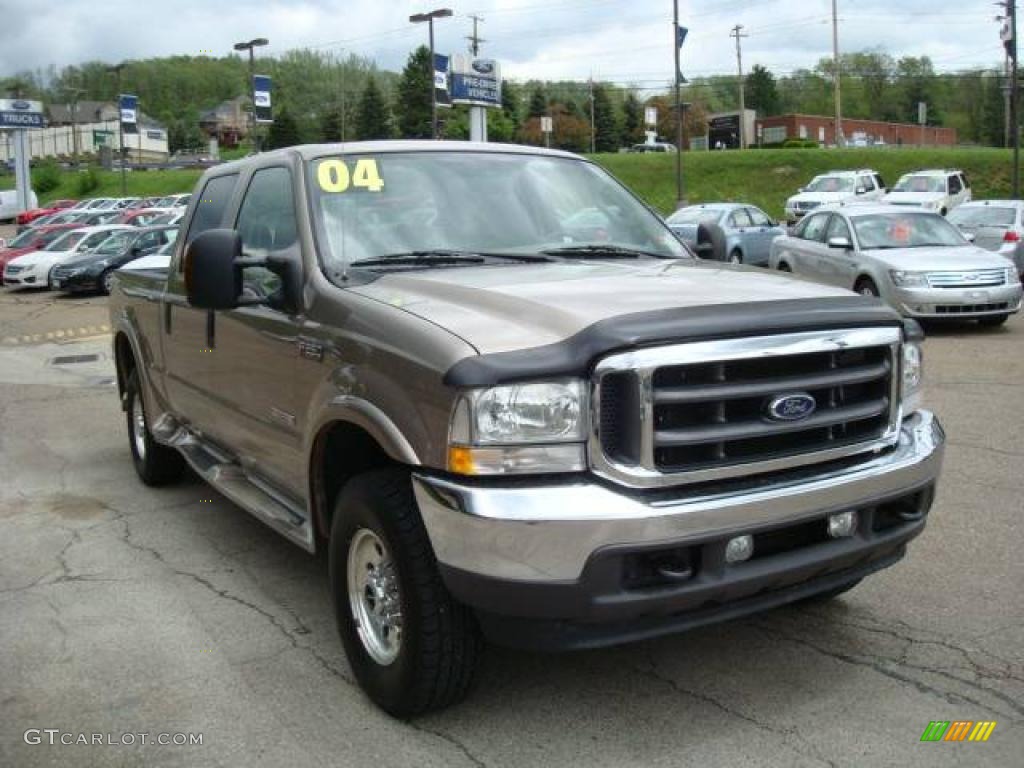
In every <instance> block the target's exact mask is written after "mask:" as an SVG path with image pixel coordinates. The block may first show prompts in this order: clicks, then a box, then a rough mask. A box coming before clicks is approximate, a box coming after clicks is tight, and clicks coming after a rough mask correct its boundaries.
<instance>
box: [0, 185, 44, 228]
mask: <svg viewBox="0 0 1024 768" xmlns="http://www.w3.org/2000/svg"><path fill="white" fill-rule="evenodd" d="M38 206H39V201H38V200H37V199H36V193H35V192H29V193H28V207H29V208H37V207H38ZM19 213H21V210H20V209H19V208H18V193H17V191H16V190H13V189H5V190H2V191H0V222H4V221H13V220H14V217H15V216H17V215H18V214H19Z"/></svg>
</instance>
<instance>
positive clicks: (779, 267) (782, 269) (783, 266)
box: [778, 261, 793, 273]
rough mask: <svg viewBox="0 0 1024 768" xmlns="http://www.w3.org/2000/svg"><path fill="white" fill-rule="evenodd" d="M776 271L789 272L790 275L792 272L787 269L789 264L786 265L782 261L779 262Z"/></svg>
mask: <svg viewBox="0 0 1024 768" xmlns="http://www.w3.org/2000/svg"><path fill="white" fill-rule="evenodd" d="M778 270H779V272H790V273H792V271H793V270H792V269H790V268H789V264H787V263H786V262H784V261H781V262H779V266H778Z"/></svg>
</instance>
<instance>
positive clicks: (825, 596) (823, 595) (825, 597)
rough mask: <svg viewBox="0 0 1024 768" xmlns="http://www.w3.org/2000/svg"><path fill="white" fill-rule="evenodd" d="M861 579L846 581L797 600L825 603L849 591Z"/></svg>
mask: <svg viewBox="0 0 1024 768" xmlns="http://www.w3.org/2000/svg"><path fill="white" fill-rule="evenodd" d="M861 581H862V580H861V579H854V580H853V581H848V582H846V583H845V584H842V585H840V586H838V587H834V588H833V589H830V590H828V591H826V592H819V593H818V594H816V595H811V596H810V597H805V598H804V599H803V600H799V601H798V602H801V603H827V602H828V601H829V600H834V599H835V598H837V597H839V596H840V595H841V594H843V593H844V592H849V591H850V590H851V589H853V588H854V587H856V586H857V585H858V584H860V583H861Z"/></svg>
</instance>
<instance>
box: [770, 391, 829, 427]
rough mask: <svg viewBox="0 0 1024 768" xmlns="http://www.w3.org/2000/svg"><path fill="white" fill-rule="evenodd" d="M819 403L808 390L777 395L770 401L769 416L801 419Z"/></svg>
mask: <svg viewBox="0 0 1024 768" xmlns="http://www.w3.org/2000/svg"><path fill="white" fill-rule="evenodd" d="M817 407H818V403H817V402H816V401H815V399H814V398H813V397H811V396H810V395H809V394H807V393H806V392H792V393H790V394H786V395H776V396H775V397H773V398H772V399H771V400H769V401H768V409H767V410H768V417H769V418H770V419H773V420H775V421H801V420H803V419H806V418H807V417H808V416H810V415H811V414H812V413H814V411H815V409H816V408H817Z"/></svg>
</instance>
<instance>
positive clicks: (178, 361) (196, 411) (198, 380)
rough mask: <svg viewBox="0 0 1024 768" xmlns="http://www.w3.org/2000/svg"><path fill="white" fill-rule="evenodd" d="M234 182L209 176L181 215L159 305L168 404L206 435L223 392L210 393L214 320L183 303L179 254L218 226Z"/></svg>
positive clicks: (215, 421)
mask: <svg viewBox="0 0 1024 768" xmlns="http://www.w3.org/2000/svg"><path fill="white" fill-rule="evenodd" d="M237 186H238V174H237V173H233V174H227V175H224V176H214V177H213V178H211V179H210V180H209V181H207V182H206V185H205V186H204V187H203V190H202V194H201V195H200V196H199V199H198V200H195V201H193V203H192V205H193V206H194V208H193V212H192V215H191V217H190V218H189V217H186V219H185V221H186V222H188V231H187V232H186V234H185V237H183V238H179V243H178V246H177V248H175V253H174V258H173V259H172V261H171V266H170V268H169V269H168V271H167V291H166V293H165V294H164V298H163V302H162V305H161V307H160V309H161V313H160V314H161V327H162V331H163V335H162V338H163V351H164V361H165V365H166V369H165V371H166V372H165V376H164V381H165V386H166V389H167V397H168V400H169V401H170V403H171V408H172V409H173V411H174V413H175V414H176V415H177V416H179V417H180V418H183V419H184V420H185V421H186V422H187V423H189V424H191V425H193V426H195V427H196V428H197V429H199V430H200V431H202V432H204V433H206V434H209V435H216V426H217V424H218V421H219V417H220V416H221V415H222V414H221V409H220V407H219V403H222V402H223V393H222V392H217V391H216V389H215V387H214V385H213V379H212V375H213V365H214V360H215V355H216V354H217V350H216V344H215V340H214V331H215V328H216V326H215V318H214V313H213V312H212V311H208V310H205V309H193V308H192V307H190V306H189V304H188V300H187V298H186V295H185V275H184V271H183V260H182V257H183V255H184V252H185V248H186V246H187V245H188V243H190V242H192V240H194V239H195V238H196V236H197V235H199V234H201V233H202V232H205V231H206V230H208V229H215V228H217V227H220V226H222V225H223V219H224V216H225V214H226V212H227V210H228V208H229V206H230V203H231V201H232V199H233V197H234V195H235V191H236V187H237Z"/></svg>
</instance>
